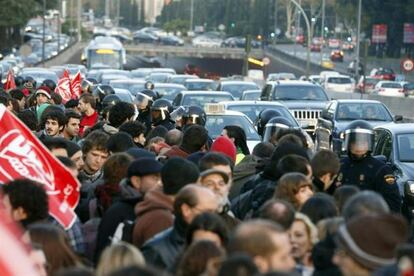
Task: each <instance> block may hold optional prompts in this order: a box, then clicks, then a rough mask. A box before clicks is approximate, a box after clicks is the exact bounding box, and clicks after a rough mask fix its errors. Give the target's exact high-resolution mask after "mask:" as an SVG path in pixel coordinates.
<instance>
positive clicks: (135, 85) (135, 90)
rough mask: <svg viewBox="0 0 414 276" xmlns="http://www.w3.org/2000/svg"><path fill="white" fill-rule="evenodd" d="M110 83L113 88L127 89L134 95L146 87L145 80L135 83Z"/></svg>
mask: <svg viewBox="0 0 414 276" xmlns="http://www.w3.org/2000/svg"><path fill="white" fill-rule="evenodd" d="M110 84H111V86H112V87H113V88H122V89H127V90H128V91H129V92H131V94H132V95H134V96H135V95H136V94H137V93H138V92H139V91H142V90H144V88H145V82H143V83H133V84H132V83H128V82H111V83H110Z"/></svg>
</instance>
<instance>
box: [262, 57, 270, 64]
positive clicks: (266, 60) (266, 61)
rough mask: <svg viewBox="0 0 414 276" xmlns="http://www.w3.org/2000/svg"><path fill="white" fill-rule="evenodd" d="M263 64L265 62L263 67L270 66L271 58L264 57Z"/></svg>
mask: <svg viewBox="0 0 414 276" xmlns="http://www.w3.org/2000/svg"><path fill="white" fill-rule="evenodd" d="M262 62H263V65H269V64H270V58H268V57H264V58H263V59H262Z"/></svg>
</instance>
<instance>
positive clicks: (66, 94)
mask: <svg viewBox="0 0 414 276" xmlns="http://www.w3.org/2000/svg"><path fill="white" fill-rule="evenodd" d="M55 92H56V93H57V94H59V95H60V96H61V97H62V102H63V103H64V104H65V103H66V102H67V101H69V100H70V99H72V89H71V85H70V78H69V72H68V70H65V71H63V75H62V77H61V78H60V79H59V80H58V83H57V86H56V89H55Z"/></svg>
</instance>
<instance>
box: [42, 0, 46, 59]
mask: <svg viewBox="0 0 414 276" xmlns="http://www.w3.org/2000/svg"><path fill="white" fill-rule="evenodd" d="M45 43H46V0H43V35H42V64H43V67H45V58H46V57H45Z"/></svg>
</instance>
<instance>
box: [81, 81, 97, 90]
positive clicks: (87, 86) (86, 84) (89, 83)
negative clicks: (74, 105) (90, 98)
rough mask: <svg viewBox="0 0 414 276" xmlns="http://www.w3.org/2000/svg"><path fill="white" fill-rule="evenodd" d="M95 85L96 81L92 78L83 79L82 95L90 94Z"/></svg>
mask: <svg viewBox="0 0 414 276" xmlns="http://www.w3.org/2000/svg"><path fill="white" fill-rule="evenodd" d="M97 84H98V81H97V80H96V79H94V78H86V79H83V80H82V83H81V87H82V93H92V91H93V89H94V87H95V86H96V85H97Z"/></svg>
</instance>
